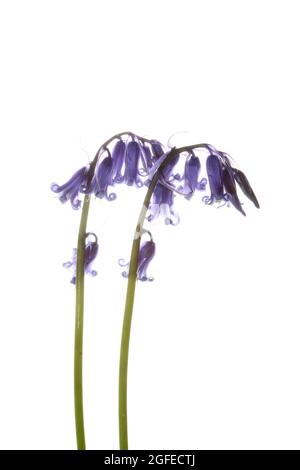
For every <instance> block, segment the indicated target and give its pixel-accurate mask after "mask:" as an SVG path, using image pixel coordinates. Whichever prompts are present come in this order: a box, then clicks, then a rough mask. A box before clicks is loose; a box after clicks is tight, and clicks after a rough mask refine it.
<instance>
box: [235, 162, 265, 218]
mask: <svg viewBox="0 0 300 470" xmlns="http://www.w3.org/2000/svg"><path fill="white" fill-rule="evenodd" d="M233 174H234V179H235V181H236V182H237V184H238V185H239V187H240V188H241V190H242V191H243V193H244V194H245V195H246V196H247V197H248V198H249V199H250V201H252V202H253V204H254V205H255V207H257V209H259V202H258V200H257V198H256V196H255V194H254V192H253V189H252V188H251V186H250V183H249V181H248V179H247V177H246V175H245V174H244V173H243V172H242V171H240V170H237V169H236V168H233Z"/></svg>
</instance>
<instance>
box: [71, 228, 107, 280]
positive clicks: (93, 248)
mask: <svg viewBox="0 0 300 470" xmlns="http://www.w3.org/2000/svg"><path fill="white" fill-rule="evenodd" d="M91 237H93V239H91ZM98 250H99V246H98V240H97V237H96V235H95V234H94V233H87V234H86V245H85V249H84V271H85V273H86V274H90V275H91V276H97V271H95V270H93V269H92V263H93V261H94V260H95V258H96V256H97V254H98ZM76 263H77V249H76V248H74V249H73V257H72V261H67V262H66V263H64V264H63V266H64V267H65V268H68V269H69V268H72V269H73V277H72V279H71V283H72V284H76Z"/></svg>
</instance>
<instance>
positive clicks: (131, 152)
mask: <svg viewBox="0 0 300 470" xmlns="http://www.w3.org/2000/svg"><path fill="white" fill-rule="evenodd" d="M139 157H140V147H139V144H138V143H137V142H134V141H132V142H129V144H128V145H127V148H126V155H125V173H124V181H125V183H126V184H127V185H128V186H132V185H133V184H134V183H136V184H138V181H139V179H138V162H139Z"/></svg>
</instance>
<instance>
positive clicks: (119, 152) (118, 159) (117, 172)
mask: <svg viewBox="0 0 300 470" xmlns="http://www.w3.org/2000/svg"><path fill="white" fill-rule="evenodd" d="M125 152H126V144H125V142H123V140H118V142H117V143H116V145H115V146H114V149H113V151H112V160H113V168H112V179H113V181H115V182H116V183H121V182H122V181H123V174H122V169H123V164H124V158H125Z"/></svg>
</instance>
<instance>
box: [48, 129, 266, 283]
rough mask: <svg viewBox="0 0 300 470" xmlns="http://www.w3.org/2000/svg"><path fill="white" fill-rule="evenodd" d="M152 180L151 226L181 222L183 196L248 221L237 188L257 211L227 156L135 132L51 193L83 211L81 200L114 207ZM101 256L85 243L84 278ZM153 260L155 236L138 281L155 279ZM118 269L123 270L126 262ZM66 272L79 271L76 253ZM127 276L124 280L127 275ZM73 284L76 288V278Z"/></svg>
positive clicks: (143, 254)
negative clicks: (127, 191) (124, 190)
mask: <svg viewBox="0 0 300 470" xmlns="http://www.w3.org/2000/svg"><path fill="white" fill-rule="evenodd" d="M170 157H171V158H170ZM154 175H157V176H158V179H157V183H156V186H155V188H154V191H153V194H152V197H151V201H150V204H149V208H148V214H147V220H148V221H149V222H151V221H153V220H154V219H156V218H158V217H159V216H160V217H162V218H163V219H164V221H165V223H166V224H169V225H176V224H177V223H178V222H179V216H178V214H177V213H176V211H175V209H174V199H175V197H176V196H177V195H180V196H183V197H185V198H186V199H188V200H189V199H191V198H192V197H193V196H194V195H196V193H200V194H201V193H202V195H201V197H200V200H202V201H203V202H204V203H205V204H210V205H213V204H217V205H221V204H226V205H232V206H233V207H235V208H236V209H237V210H238V211H239V212H240V213H242V214H243V215H246V214H245V211H244V208H243V205H242V203H241V202H240V199H239V195H238V187H239V188H240V189H241V190H242V192H243V193H244V194H245V195H246V196H247V198H248V199H250V200H251V201H252V202H253V204H254V205H255V206H256V207H257V208H259V203H258V201H257V198H256V196H255V194H254V192H253V189H252V188H251V185H250V183H249V181H248V179H247V177H246V176H245V174H244V173H243V172H242V171H241V170H239V169H237V168H236V166H235V165H234V162H233V160H232V159H231V157H230V156H229V155H228V154H227V153H225V152H222V151H219V150H217V149H216V148H215V147H213V146H212V145H210V144H196V145H190V146H186V147H182V148H178V149H176V148H172V149H170V148H167V147H166V146H164V145H163V144H162V143H161V142H159V141H157V140H153V139H146V138H143V137H140V136H137V135H135V134H133V133H131V132H125V133H121V134H118V135H116V136H114V137H113V138H111V139H109V140H108V141H107V142H105V143H104V144H103V145H102V146H101V147H100V149H99V150H98V152H97V153H96V156H95V158H94V160H93V161H92V162H91V163H90V164H89V165H87V166H85V167H83V168H80V169H79V170H78V171H76V173H75V174H74V175H73V176H72V177H71V178H70V179H69V180H68V181H67V182H66V183H65V184H63V185H58V184H56V183H53V184H52V185H51V189H52V191H53V192H54V193H56V194H57V195H58V198H59V200H60V201H61V202H62V203H65V202H67V201H70V203H71V206H72V207H73V209H79V208H80V207H81V196H82V195H85V194H88V195H94V196H96V197H97V198H100V199H102V198H105V199H106V200H108V201H114V200H115V199H116V197H117V194H116V192H115V189H116V187H117V186H118V185H120V184H124V185H127V186H134V187H137V188H142V187H144V186H145V187H148V186H149V184H150V182H151V180H152V178H153V176H154ZM94 237H95V236H94ZM87 240H88V238H87ZM96 246H97V248H96ZM97 252H98V242H97V239H96V238H95V239H94V240H93V241H87V245H86V266H85V270H86V272H89V273H91V274H93V273H95V271H91V268H90V265H91V262H92V261H93V260H94V259H95V257H96V255H97ZM154 254H155V243H154V242H153V239H152V235H151V236H150V240H149V241H146V242H145V243H143V244H142V245H141V248H140V256H139V260H138V272H137V277H138V279H139V280H152V279H153V278H152V277H149V276H148V275H147V268H148V265H149V263H150V261H151V260H152V259H153V257H154ZM122 263H123V264H122ZM120 264H121V265H122V266H124V265H125V264H124V262H123V261H120ZM65 266H67V267H71V266H72V267H73V268H74V266H75V267H76V251H74V256H73V260H72V262H68V263H65ZM93 275H94V274H93ZM123 275H124V276H126V275H127V271H124V272H123ZM71 282H72V283H75V282H76V273H75V272H74V275H73V277H72V280H71Z"/></svg>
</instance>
